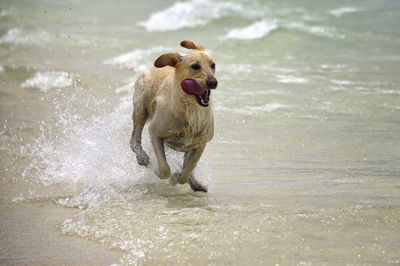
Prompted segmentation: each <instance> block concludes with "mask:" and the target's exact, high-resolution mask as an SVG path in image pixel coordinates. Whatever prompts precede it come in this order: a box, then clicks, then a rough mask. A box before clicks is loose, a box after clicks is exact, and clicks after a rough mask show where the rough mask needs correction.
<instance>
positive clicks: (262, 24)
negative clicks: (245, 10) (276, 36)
mask: <svg viewBox="0 0 400 266" xmlns="http://www.w3.org/2000/svg"><path fill="white" fill-rule="evenodd" d="M277 28H278V25H277V24H276V22H275V21H272V22H267V21H266V20H261V21H257V22H255V23H253V24H251V25H250V26H247V27H244V28H240V29H232V30H230V31H229V32H228V34H227V35H226V36H225V39H240V40H253V39H260V38H263V37H265V36H267V35H268V34H269V33H270V32H271V31H273V30H275V29H277Z"/></svg>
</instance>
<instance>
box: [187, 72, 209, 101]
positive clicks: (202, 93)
mask: <svg viewBox="0 0 400 266" xmlns="http://www.w3.org/2000/svg"><path fill="white" fill-rule="evenodd" d="M181 87H182V89H183V91H184V92H185V93H186V94H189V95H194V96H196V99H197V102H198V103H199V104H200V105H201V106H204V107H207V106H208V105H209V104H210V94H211V92H210V90H205V89H203V88H201V87H200V85H199V84H198V83H197V82H196V81H195V80H194V79H191V78H188V79H184V80H182V81H181Z"/></svg>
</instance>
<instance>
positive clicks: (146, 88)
mask: <svg viewBox="0 0 400 266" xmlns="http://www.w3.org/2000/svg"><path fill="white" fill-rule="evenodd" d="M180 45H181V46H182V47H184V48H187V49H190V50H191V51H190V52H188V53H187V54H183V53H166V54H162V55H161V56H159V57H158V58H157V59H156V61H155V62H154V66H153V67H150V68H148V69H146V70H145V71H144V72H143V73H142V74H141V75H140V76H139V78H138V79H137V81H136V83H135V92H134V96H133V108H134V109H133V115H132V119H133V132H132V138H131V141H130V146H131V149H132V151H133V152H134V153H135V154H136V159H137V162H138V163H139V164H140V165H144V166H147V165H149V163H150V159H149V156H148V155H147V154H146V152H145V151H144V150H143V147H142V131H143V128H144V125H145V124H146V121H147V120H149V119H150V125H149V132H150V138H151V142H152V145H153V149H154V153H155V155H156V157H157V162H158V169H157V170H156V171H155V173H156V174H157V176H158V177H160V178H162V179H166V178H170V183H171V184H172V185H175V184H177V183H179V184H185V183H187V182H189V184H190V187H191V188H192V189H193V190H194V191H203V192H207V187H206V186H204V185H202V184H200V183H199V182H198V181H197V180H196V178H195V177H194V175H193V174H192V171H193V170H194V168H195V167H196V164H197V162H198V161H199V159H200V157H201V155H202V153H203V151H204V148H205V146H206V144H207V142H208V141H210V140H211V139H212V138H213V136H214V117H213V111H212V100H211V97H210V96H211V90H212V89H215V88H216V87H217V85H218V81H217V79H216V78H215V62H214V60H213V58H212V57H211V55H210V54H209V53H208V52H207V51H206V50H205V49H204V48H203V47H202V46H199V45H196V44H195V43H193V42H191V41H182V42H181V43H180ZM164 145H167V146H168V147H170V148H172V149H174V150H176V151H180V152H184V153H185V156H184V162H183V168H182V171H181V172H180V173H174V174H172V175H171V170H170V167H169V165H168V163H167V160H166V158H165V150H164Z"/></svg>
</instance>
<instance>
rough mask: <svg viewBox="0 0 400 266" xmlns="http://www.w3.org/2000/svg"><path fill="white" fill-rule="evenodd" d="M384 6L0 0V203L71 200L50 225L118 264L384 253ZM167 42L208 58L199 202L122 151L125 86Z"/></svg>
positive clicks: (398, 64)
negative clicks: (112, 254)
mask: <svg viewBox="0 0 400 266" xmlns="http://www.w3.org/2000/svg"><path fill="white" fill-rule="evenodd" d="M399 8H400V3H398V2H397V1H379V2H377V1H354V0H353V1H324V2H323V3H316V2H315V1H302V2H301V3H299V2H298V1H232V2H226V1H217V0H199V1H195V0H192V1H184V2H179V3H178V2H177V3H175V2H173V1H156V2H155V1H152V2H148V3H147V2H140V1H134V2H130V1H122V0H121V1H117V2H113V3H108V2H106V1H104V2H101V1H96V2H93V1H67V2H63V1H59V2H47V1H18V2H15V1H2V2H1V3H0V89H1V90H0V103H1V129H0V137H1V138H0V140H1V142H0V143H1V146H0V148H1V159H0V160H1V169H0V171H1V172H0V173H1V180H0V182H1V196H2V200H3V201H16V202H19V201H29V200H37V199H42V200H46V201H54V202H56V203H57V204H59V205H61V206H65V207H66V208H68V207H79V208H82V212H81V213H80V215H78V216H74V217H71V218H70V219H65V220H60V230H61V231H62V232H63V233H64V234H65V235H73V236H76V237H83V238H86V239H89V240H93V241H98V242H101V243H105V244H106V245H107V246H108V247H110V248H116V249H119V250H122V251H125V253H124V254H125V255H124V256H123V257H121V259H120V261H116V263H121V264H150V265H159V264H195V265H203V264H217V265H219V264H237V265H243V264H268V265H269V264H284V265H286V264H311V263H314V264H323V263H325V264H339V265H341V264H363V263H365V264H385V263H399V261H400V254H399V251H398V246H399V245H400V243H399V242H400V234H399V232H400V226H399V222H400V180H399V178H400V168H399V165H400V164H399V162H400V137H399V136H400V76H399V75H398V72H399V69H400V54H399V51H400V32H399V30H398V29H399V28H400V27H399V26H400V25H399V24H400V23H399V20H398V17H400V14H399V13H400V12H399ZM183 39H189V40H193V41H195V42H197V43H199V44H202V45H204V46H205V47H206V48H208V49H209V50H210V51H211V53H212V54H213V56H214V58H215V60H216V62H217V78H218V81H219V84H220V85H219V87H218V89H217V90H216V91H215V92H214V93H213V95H212V97H213V104H214V114H215V117H216V132H215V133H216V134H215V138H214V140H213V141H212V142H210V143H209V144H208V146H207V149H206V152H205V154H204V156H203V158H202V160H201V163H200V165H199V167H198V169H197V175H198V176H199V177H201V178H202V180H203V182H205V183H207V184H208V185H209V191H210V192H209V193H208V194H197V193H193V192H191V191H190V189H189V188H188V187H187V186H177V187H171V186H170V185H169V184H168V182H164V181H161V180H158V179H157V178H156V177H155V175H154V173H153V171H154V167H155V156H154V154H153V152H152V148H151V145H150V141H149V138H148V134H147V133H146V134H145V143H144V147H145V150H147V151H148V153H149V155H150V157H151V159H152V162H153V164H152V165H151V167H149V168H143V167H140V166H138V165H137V164H136V160H135V158H134V156H133V153H132V152H131V150H130V148H129V144H128V143H129V139H130V134H131V128H132V122H131V120H130V116H131V113H132V103H131V101H132V100H131V98H132V92H133V91H132V87H133V83H134V82H135V79H136V78H137V76H138V75H139V73H140V71H142V70H143V69H145V68H146V67H147V66H150V65H152V63H153V61H154V60H155V59H156V58H157V56H158V55H160V54H161V53H164V52H174V51H182V52H184V49H182V48H179V47H178V44H179V42H180V41H181V40H183ZM145 131H146V130H145ZM168 156H169V163H170V164H171V166H172V168H174V169H178V168H179V167H180V164H181V159H182V158H181V155H180V154H177V153H174V152H172V151H169V152H168Z"/></svg>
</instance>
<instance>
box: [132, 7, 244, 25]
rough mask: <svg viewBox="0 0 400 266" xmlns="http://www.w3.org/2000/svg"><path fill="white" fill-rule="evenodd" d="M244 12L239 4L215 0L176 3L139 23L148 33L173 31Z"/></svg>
mask: <svg viewBox="0 0 400 266" xmlns="http://www.w3.org/2000/svg"><path fill="white" fill-rule="evenodd" d="M240 10H242V6H241V5H240V4H237V3H232V2H224V1H215V0H191V1H186V2H176V3H174V4H173V5H172V6H170V7H168V8H166V9H164V10H161V11H158V12H156V13H153V14H151V15H150V18H149V19H148V20H146V21H142V22H139V25H140V26H143V27H145V28H146V30H147V31H149V32H152V31H173V30H179V29H182V28H193V27H197V26H201V25H205V24H207V23H209V22H210V21H212V20H214V19H218V18H220V17H222V16H225V15H228V14H231V13H232V12H234V11H240Z"/></svg>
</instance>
